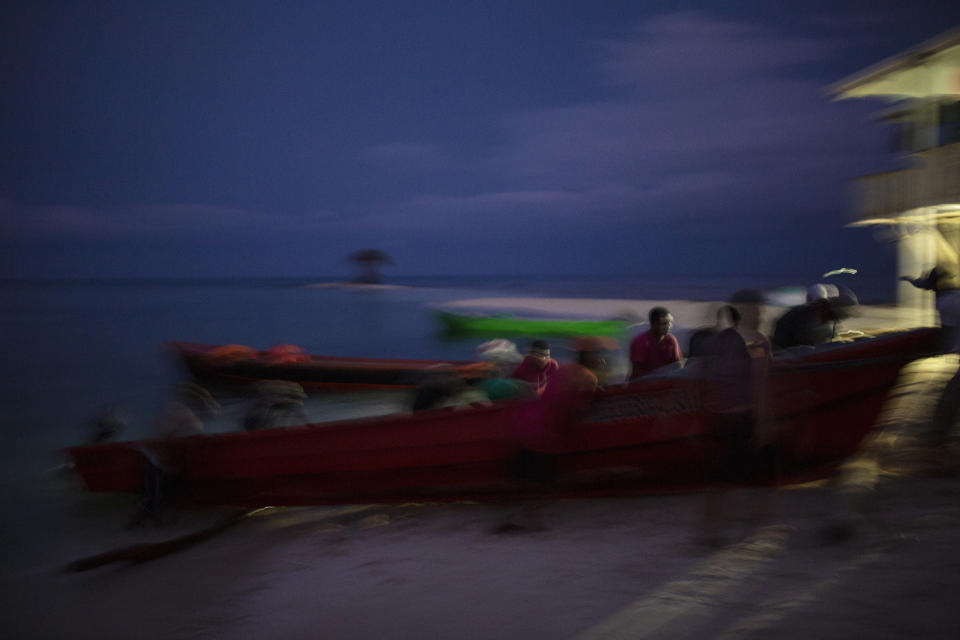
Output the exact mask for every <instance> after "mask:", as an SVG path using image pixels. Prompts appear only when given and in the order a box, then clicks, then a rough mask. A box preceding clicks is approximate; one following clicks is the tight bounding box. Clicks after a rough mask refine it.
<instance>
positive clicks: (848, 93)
mask: <svg viewBox="0 0 960 640" xmlns="http://www.w3.org/2000/svg"><path fill="white" fill-rule="evenodd" d="M828 92H829V93H830V94H831V95H832V96H833V97H834V98H835V99H837V100H843V99H851V98H873V99H879V100H884V101H886V102H888V103H891V106H890V107H889V108H888V109H887V110H886V111H883V112H881V113H880V114H879V120H880V121H881V123H884V124H887V125H892V126H894V127H895V129H896V132H897V147H898V153H899V154H900V155H901V156H902V158H903V164H904V166H903V168H901V169H898V170H896V171H887V172H884V173H877V174H873V175H868V176H862V177H859V178H857V179H856V180H855V184H854V197H855V205H854V210H853V212H852V220H851V222H850V224H851V226H868V225H883V226H885V227H887V228H888V229H889V230H891V231H892V232H893V233H894V234H895V237H896V238H897V256H898V257H897V261H898V269H899V273H900V274H904V275H913V276H917V275H920V274H921V272H924V271H926V270H929V269H930V268H931V267H933V266H935V265H937V266H940V267H941V268H943V269H945V270H947V271H948V272H949V273H951V274H953V278H954V279H955V280H956V282H955V284H956V285H957V286H960V260H958V255H960V28H958V29H954V30H953V31H950V32H948V33H946V34H943V35H942V36H939V37H937V38H935V39H933V40H930V41H928V42H925V43H923V44H922V45H920V46H918V47H915V48H914V49H912V50H910V51H907V52H904V53H902V54H900V55H897V56H894V57H892V58H889V59H887V60H884V61H882V62H879V63H877V64H875V65H873V66H871V67H869V68H867V69H864V70H863V71H861V72H859V73H856V74H854V75H852V76H850V77H848V78H846V79H844V80H841V81H840V82H837V83H836V84H834V85H832V86H831V87H829V88H828ZM897 302H898V303H899V304H900V306H901V307H902V308H903V309H904V311H905V313H906V314H908V315H909V316H910V317H909V320H910V321H912V322H917V323H923V324H926V323H930V322H933V321H934V314H933V295H932V294H930V293H927V292H924V291H921V290H918V289H915V288H914V287H913V286H912V285H910V284H908V283H906V282H900V283H899V284H898V290H897Z"/></svg>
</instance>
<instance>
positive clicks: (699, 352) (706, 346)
mask: <svg viewBox="0 0 960 640" xmlns="http://www.w3.org/2000/svg"><path fill="white" fill-rule="evenodd" d="M738 322H740V312H739V311H737V310H736V308H734V307H732V306H730V305H729V304H725V305H723V306H722V307H720V308H719V309H717V321H716V324H715V325H714V326H712V327H704V328H702V329H698V330H697V331H695V332H693V334H692V335H691V336H690V346H689V348H688V357H690V358H703V357H705V356H709V355H711V354H712V353H713V346H712V343H713V340H714V338H716V337H717V334H718V333H720V332H721V331H723V330H724V329H729V328H730V327H733V326H736V325H737V323H738Z"/></svg>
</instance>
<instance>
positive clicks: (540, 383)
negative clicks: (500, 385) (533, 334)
mask: <svg viewBox="0 0 960 640" xmlns="http://www.w3.org/2000/svg"><path fill="white" fill-rule="evenodd" d="M559 368H560V365H559V364H558V363H557V361H556V360H554V359H553V358H551V357H550V345H548V344H547V343H546V342H545V341H543V340H534V341H533V344H532V345H531V346H530V353H529V354H527V357H526V358H524V359H523V362H521V363H520V365H519V366H518V367H517V368H516V369H514V370H513V373H511V374H510V377H511V378H517V379H518V380H523V381H525V382H529V383H530V385H531V386H533V388H534V389H536V390H537V393H543V390H544V389H545V388H546V386H547V382H549V381H550V377H551V376H552V375H553V374H554V373H556V372H557V369H559Z"/></svg>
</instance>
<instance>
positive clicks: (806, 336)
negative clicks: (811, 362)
mask: <svg viewBox="0 0 960 640" xmlns="http://www.w3.org/2000/svg"><path fill="white" fill-rule="evenodd" d="M856 304H857V298H856V296H855V295H853V292H852V291H849V290H848V289H844V290H843V291H841V290H840V288H839V287H837V286H835V285H824V284H814V285H810V287H808V288H807V301H806V303H804V304H802V305H798V306H796V307H793V308H792V309H790V310H789V311H787V312H786V313H785V314H783V316H781V317H780V319H779V320H777V324H776V326H775V328H774V331H773V344H775V345H776V346H777V347H778V348H780V349H790V348H792V347H798V346H807V347H815V346H817V345H821V344H826V343H828V342H830V341H832V340H833V339H834V337H836V333H837V322H838V321H839V320H841V319H842V318H843V317H844V316H845V315H846V314H847V313H848V312H849V308H850V307H852V306H854V305H856Z"/></svg>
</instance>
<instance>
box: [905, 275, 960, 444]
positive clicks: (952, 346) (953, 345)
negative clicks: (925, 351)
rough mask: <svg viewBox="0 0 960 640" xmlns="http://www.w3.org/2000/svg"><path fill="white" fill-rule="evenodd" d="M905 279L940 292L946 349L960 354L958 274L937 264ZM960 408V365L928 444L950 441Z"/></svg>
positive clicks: (938, 410) (935, 418) (942, 397)
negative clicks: (918, 275) (920, 275)
mask: <svg viewBox="0 0 960 640" xmlns="http://www.w3.org/2000/svg"><path fill="white" fill-rule="evenodd" d="M901 280H906V281H907V282H909V283H910V284H912V285H913V286H915V287H918V288H920V289H926V290H928V291H932V292H933V293H934V294H935V295H936V306H937V313H938V315H939V316H940V325H941V326H942V327H943V333H944V336H943V350H944V351H945V352H946V353H955V354H960V289H958V288H957V284H958V281H957V276H956V274H953V273H951V272H949V271H947V270H946V269H944V268H943V267H940V266H937V267H934V268H933V269H931V270H930V271H929V272H927V274H926V275H924V276H922V277H920V278H909V277H907V276H903V277H901ZM958 411H960V367H958V368H957V371H956V373H954V374H953V377H952V378H950V380H949V381H948V382H947V384H946V386H945V387H944V388H943V392H942V393H941V394H940V398H939V400H938V401H937V406H936V409H934V412H933V424H932V425H931V430H930V434H929V436H928V444H930V445H931V446H940V445H943V444H946V443H947V441H948V440H949V439H950V435H951V433H952V431H953V425H954V423H955V422H956V419H957V412H958Z"/></svg>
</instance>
